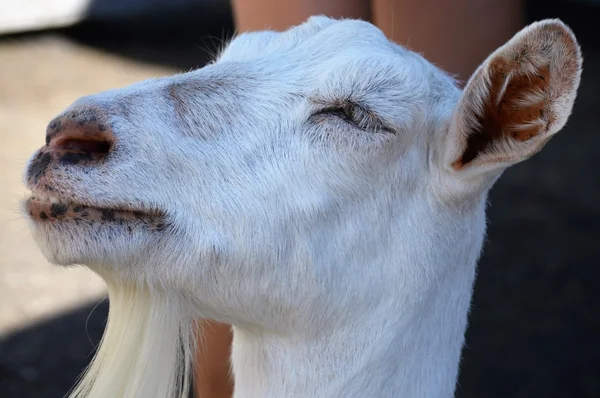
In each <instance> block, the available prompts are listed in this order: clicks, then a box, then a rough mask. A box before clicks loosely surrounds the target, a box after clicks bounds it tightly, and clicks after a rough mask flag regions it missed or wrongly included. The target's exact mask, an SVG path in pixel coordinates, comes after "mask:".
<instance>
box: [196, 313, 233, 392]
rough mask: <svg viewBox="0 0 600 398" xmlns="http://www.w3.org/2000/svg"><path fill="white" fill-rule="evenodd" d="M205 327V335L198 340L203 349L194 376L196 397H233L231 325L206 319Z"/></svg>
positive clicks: (198, 356)
mask: <svg viewBox="0 0 600 398" xmlns="http://www.w3.org/2000/svg"><path fill="white" fill-rule="evenodd" d="M202 326H203V327H202V330H203V336H202V338H200V339H199V340H198V343H199V350H198V354H197V355H196V372H195V375H194V379H195V380H194V382H195V397H198V398H231V396H232V395H233V378H232V377H231V375H230V368H231V366H230V364H229V354H230V350H231V337H232V336H231V327H230V326H229V325H223V324H220V323H216V322H211V321H204V322H203V325H202Z"/></svg>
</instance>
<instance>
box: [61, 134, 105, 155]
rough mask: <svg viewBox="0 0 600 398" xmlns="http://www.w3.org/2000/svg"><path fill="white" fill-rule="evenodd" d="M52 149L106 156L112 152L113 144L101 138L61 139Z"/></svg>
mask: <svg viewBox="0 0 600 398" xmlns="http://www.w3.org/2000/svg"><path fill="white" fill-rule="evenodd" d="M50 146H51V148H53V149H55V150H62V151H67V152H80V153H87V154H91V155H106V154H108V152H110V150H111V147H112V142H111V141H108V140H105V139H99V138H97V137H96V138H88V139H85V138H69V137H64V138H59V139H57V140H55V141H54V142H52V143H51V145H50Z"/></svg>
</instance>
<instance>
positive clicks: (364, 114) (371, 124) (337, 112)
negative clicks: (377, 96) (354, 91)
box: [312, 101, 393, 133]
mask: <svg viewBox="0 0 600 398" xmlns="http://www.w3.org/2000/svg"><path fill="white" fill-rule="evenodd" d="M315 116H317V117H318V116H332V117H337V118H339V119H341V120H343V121H344V122H346V123H348V124H351V125H353V126H354V127H356V128H358V129H360V130H363V131H366V132H389V133H393V129H391V128H389V127H388V126H386V125H385V124H384V123H383V122H382V121H381V119H380V118H379V117H378V116H377V115H375V114H374V113H373V112H372V111H370V110H369V109H367V108H365V107H364V106H361V105H359V104H357V103H354V102H351V101H344V102H339V103H334V104H328V105H325V106H324V107H322V108H321V109H319V110H317V111H316V112H315V113H313V114H312V117H315Z"/></svg>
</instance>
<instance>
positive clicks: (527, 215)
mask: <svg viewBox="0 0 600 398" xmlns="http://www.w3.org/2000/svg"><path fill="white" fill-rule="evenodd" d="M565 4H567V3H566V2H554V1H550V2H548V1H543V0H536V1H530V2H529V6H528V19H529V20H537V19H541V18H546V17H560V18H561V19H563V20H564V21H565V22H567V23H568V24H569V25H571V27H572V28H573V30H574V31H575V33H576V35H577V37H578V38H579V40H580V41H581V44H582V47H583V53H584V72H583V80H582V84H581V87H580V91H579V96H578V99H577V102H576V104H575V108H574V113H573V115H572V117H571V119H570V120H569V123H568V125H567V127H565V129H564V130H563V131H562V132H561V133H559V134H558V136H556V137H555V138H554V139H553V140H552V141H551V142H550V143H549V144H548V145H547V146H546V148H545V149H544V151H542V152H541V153H540V154H538V155H536V156H534V157H533V158H532V159H531V160H529V161H527V162H525V163H524V164H522V165H519V166H516V167H514V168H512V169H510V170H508V171H507V172H506V173H505V174H504V176H503V177H502V178H501V179H500V180H499V182H498V183H497V185H496V186H495V188H494V189H493V191H492V193H491V196H490V203H491V206H490V207H489V210H488V219H489V229H488V239H487V243H486V245H485V249H484V254H483V257H482V259H481V261H480V263H479V275H478V279H477V283H476V286H475V295H474V300H473V308H472V313H471V315H470V327H469V330H468V333H467V338H466V340H467V347H466V349H465V350H464V353H463V358H464V359H463V362H462V367H461V376H460V380H459V389H458V393H457V397H458V398H480V397H486V398H501V397H502V398H505V397H511V398H525V397H527V398H538V397H539V398H554V397H556V398H559V397H561V398H562V397H570V398H597V397H600V289H598V288H597V285H598V281H599V280H600V206H599V202H598V201H599V198H600V167H598V164H597V159H598V155H597V154H598V152H599V151H600V133H598V131H597V130H598V127H597V126H598V117H599V116H600V112H599V111H598V105H597V98H596V97H597V93H599V92H600V42H598V41H596V39H595V30H596V29H597V25H598V21H600V9H599V8H594V7H591V6H582V5H577V4H573V3H571V4H570V5H569V6H568V7H567V6H565ZM201 10H202V8H199V9H198V10H197V11H195V12H196V14H194V13H193V12H191V11H187V12H184V13H182V14H180V16H179V17H172V18H171V17H169V18H165V17H164V16H159V15H147V16H144V17H143V18H142V17H136V19H135V20H122V21H117V22H110V23H108V22H102V21H96V22H89V23H85V24H81V25H78V26H75V27H73V28H69V29H63V30H59V31H56V32H57V33H59V34H63V35H66V36H67V37H69V38H71V39H74V40H76V41H78V42H80V43H84V44H86V45H90V46H93V47H97V48H99V49H102V50H106V51H110V52H113V53H116V54H120V55H123V56H127V57H131V58H134V59H137V60H143V61H147V62H155V63H160V64H165V65H171V66H175V67H177V68H179V69H183V70H185V69H189V68H193V67H197V66H201V65H202V64H203V63H204V62H206V60H207V59H208V55H207V52H206V50H205V49H206V48H207V47H208V48H210V50H214V49H215V48H218V40H219V39H220V38H222V37H223V35H225V37H226V36H227V35H229V34H230V33H231V32H232V31H233V29H232V23H231V15H230V13H229V11H228V10H221V11H218V12H216V13H212V12H213V11H211V12H208V11H207V10H206V9H204V11H201ZM220 13H222V14H220ZM91 309H92V307H91V306H86V307H83V308H81V309H79V310H77V311H74V312H72V313H69V314H64V315H62V316H59V317H56V318H55V319H52V320H49V321H46V322H43V323H40V324H38V325H34V326H32V327H30V328H28V329H25V330H21V331H18V332H16V333H14V334H12V335H10V336H7V337H4V338H2V339H0V397H2V398H29V397H31V398H33V397H35V398H60V397H62V396H63V394H65V393H66V392H67V391H68V390H69V389H70V388H71V386H72V385H73V383H74V381H75V379H76V378H77V376H78V375H79V374H80V372H81V370H82V369H83V368H84V367H85V365H86V364H87V362H88V361H89V359H90V358H91V354H90V352H91V351H92V350H93V344H92V343H90V338H91V341H92V342H93V343H97V341H98V340H99V339H100V336H101V334H102V330H103V328H104V321H105V318H106V314H107V303H106V302H104V303H103V304H101V305H100V306H99V307H98V308H96V309H95V310H94V312H93V313H92V315H91V316H90V319H89V322H88V326H87V330H88V332H89V336H90V338H88V333H87V332H86V327H85V324H86V318H87V317H88V314H89V313H90V311H91Z"/></svg>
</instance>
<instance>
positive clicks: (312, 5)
mask: <svg viewBox="0 0 600 398" xmlns="http://www.w3.org/2000/svg"><path fill="white" fill-rule="evenodd" d="M232 5H233V12H234V19H235V23H236V28H237V30H238V31H239V32H245V31H253V30H264V29H272V30H279V31H281V30H285V29H287V28H289V27H290V26H294V25H298V24H300V23H302V22H304V20H306V19H307V18H308V17H310V16H311V15H321V14H323V15H327V16H329V17H334V18H357V19H363V20H365V21H368V20H369V17H370V3H369V0H232Z"/></svg>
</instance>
